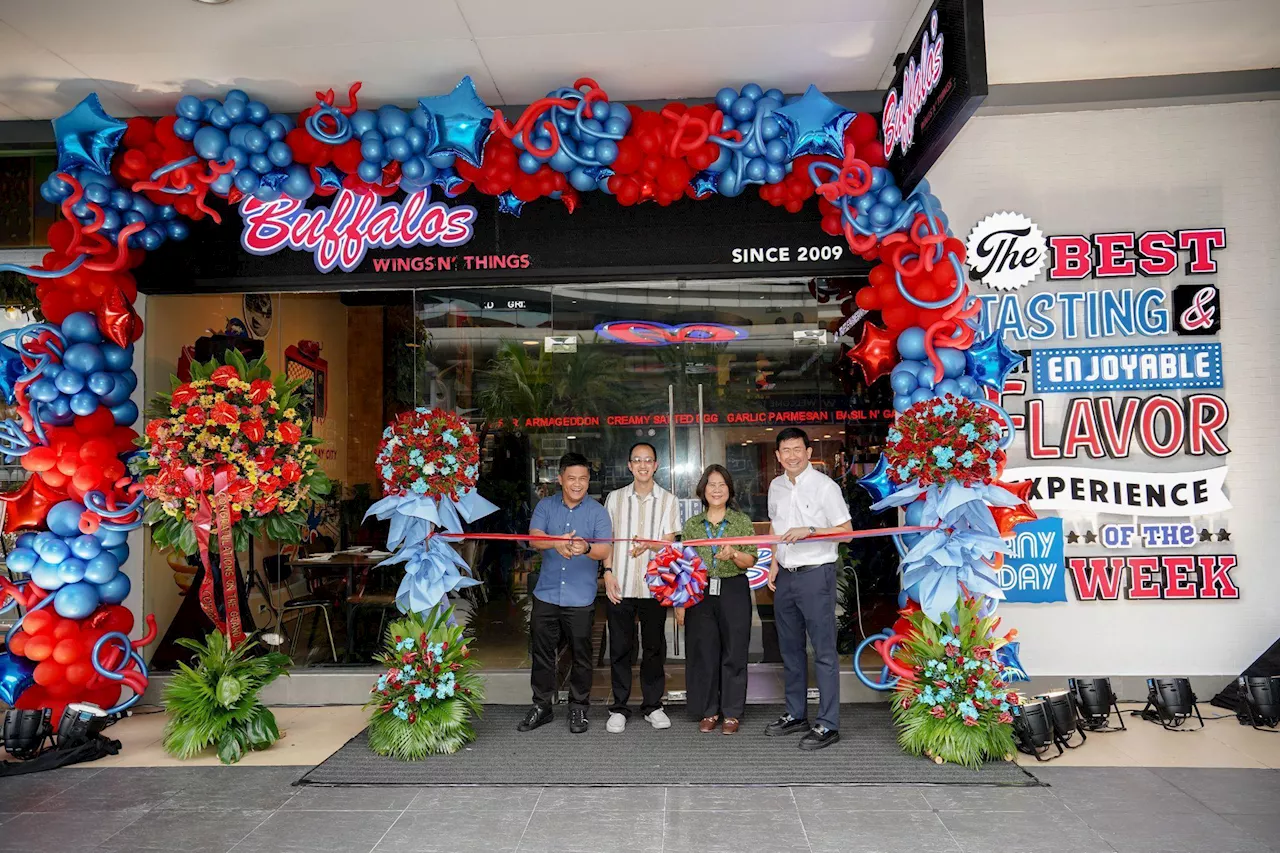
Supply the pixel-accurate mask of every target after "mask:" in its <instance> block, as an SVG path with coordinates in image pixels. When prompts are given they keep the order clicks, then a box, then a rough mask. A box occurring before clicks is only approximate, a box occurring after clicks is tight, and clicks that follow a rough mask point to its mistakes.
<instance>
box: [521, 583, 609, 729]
mask: <svg viewBox="0 0 1280 853" xmlns="http://www.w3.org/2000/svg"><path fill="white" fill-rule="evenodd" d="M595 612H596V608H595V605H594V604H590V605H587V606H586V607H561V606H560V605H558V604H549V603H547V602H545V601H543V600H542V599H540V598H538V597H537V596H534V599H533V614H532V615H531V616H530V618H529V632H530V634H531V635H532V640H533V670H532V672H530V674H529V682H530V684H531V685H532V686H533V704H535V705H538V706H539V707H542V708H550V707H551V706H552V704H553V703H554V702H555V697H556V654H557V652H558V651H559V648H560V637H561V636H562V635H563V636H564V637H565V638H566V639H567V640H568V644H569V654H570V658H571V660H572V666H571V668H570V670H569V705H570V706H571V707H581V708H582V709H584V710H585V709H586V707H587V705H588V703H589V702H590V701H591V668H592V661H591V621H592V619H593V617H594V616H595Z"/></svg>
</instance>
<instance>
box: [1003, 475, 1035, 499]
mask: <svg viewBox="0 0 1280 853" xmlns="http://www.w3.org/2000/svg"><path fill="white" fill-rule="evenodd" d="M996 485H997V486H999V487H1000V488H1002V489H1004V490H1005V491H1006V492H1010V493H1012V494H1014V495H1016V496H1017V497H1019V498H1022V501H1023V503H1026V502H1027V501H1029V500H1031V487H1032V486H1033V485H1035V484H1034V483H1033V482H1032V481H1031V480H1023V481H1022V482H1021V483H999V482H998V483H996Z"/></svg>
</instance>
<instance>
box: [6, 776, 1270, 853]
mask: <svg viewBox="0 0 1280 853" xmlns="http://www.w3.org/2000/svg"><path fill="white" fill-rule="evenodd" d="M304 770H305V768H298V767H271V768H248V767H246V768H237V767H232V768H221V767H198V768H150V769H114V768H111V769H104V770H95V769H92V768H69V769H66V770H59V771H54V772H51V773H44V774H36V775H33V776H24V777H15V778H10V779H0V851H9V850H12V851H23V853H39V851H45V850H48V851H59V853H61V851H67V850H99V851H120V853H124V851H175V850H178V851H190V853H206V851H209V853H219V851H234V853H294V851H296V853H304V851H306V853H311V851H335V853H338V851H340V853H350V852H351V851H359V852H360V853H368V851H377V853H394V851H415V853H432V852H433V851H449V853H455V852H456V851H463V853H473V851H474V852H476V853H478V852H479V851H520V853H536V851H557V853H565V851H567V852H568V853H574V852H575V851H576V853H613V852H614V851H619V853H622V851H636V853H684V851H690V853H692V851H697V853H717V851H726V853H729V851H732V853H739V851H744V850H750V851H752V853H773V851H779V853H783V851H796V853H827V851H830V853H836V851H839V852H840V853H863V852H865V853H872V851H876V853H881V852H883V853H897V851H903V853H907V851H910V853H919V851H929V853H934V851H965V853H967V851H975V853H976V851H981V853H1040V851H1072V853H1093V851H1108V853H1116V852H1117V851H1119V853H1210V851H1212V853H1265V851H1272V853H1276V851H1280V770H1204V769H1181V768H1177V769H1168V768H1157V769H1142V768H1074V767H1060V768H1055V767H1046V768H1036V772H1037V775H1039V776H1040V778H1041V779H1042V781H1044V782H1045V783H1046V785H1047V787H1042V788H995V787H987V786H963V785H951V786H924V787H909V786H877V787H832V786H827V787H794V788H760V787H756V788H744V787H728V786H726V787H715V788H676V787H673V788H563V787H544V788H511V787H503V788H493V787H489V788H481V787H472V788H467V787H460V788H439V787H437V788H295V787H292V783H293V781H294V780H295V779H297V778H298V777H299V776H300V775H302V773H303V772H304Z"/></svg>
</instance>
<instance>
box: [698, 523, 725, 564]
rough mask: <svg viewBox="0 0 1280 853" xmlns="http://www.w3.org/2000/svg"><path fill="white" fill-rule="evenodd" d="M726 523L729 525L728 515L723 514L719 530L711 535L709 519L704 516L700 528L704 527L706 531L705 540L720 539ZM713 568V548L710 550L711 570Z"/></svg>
mask: <svg viewBox="0 0 1280 853" xmlns="http://www.w3.org/2000/svg"><path fill="white" fill-rule="evenodd" d="M728 523H729V515H728V513H725V517H724V518H722V519H720V529H719V530H717V531H716V532H715V533H714V534H712V532H711V521H710V519H708V518H707V517H706V516H703V517H702V526H703V527H705V528H706V530H707V538H708V539H719V538H720V537H722V536H724V527H725V525H726V524H728ZM715 566H716V552H715V549H714V548H712V550H711V568H713V569H714V568H715Z"/></svg>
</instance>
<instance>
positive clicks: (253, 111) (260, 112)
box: [245, 101, 271, 124]
mask: <svg viewBox="0 0 1280 853" xmlns="http://www.w3.org/2000/svg"><path fill="white" fill-rule="evenodd" d="M270 115H271V108H270V107H268V106H267V105H266V104H264V103H262V101H250V102H249V104H248V107H247V108H246V109H245V117H246V118H247V119H249V121H251V122H253V123H254V124H262V123H263V122H264V121H266V120H267V118H268V117H269V116H270Z"/></svg>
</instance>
